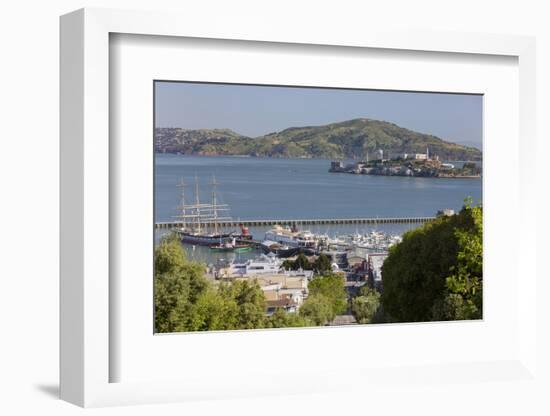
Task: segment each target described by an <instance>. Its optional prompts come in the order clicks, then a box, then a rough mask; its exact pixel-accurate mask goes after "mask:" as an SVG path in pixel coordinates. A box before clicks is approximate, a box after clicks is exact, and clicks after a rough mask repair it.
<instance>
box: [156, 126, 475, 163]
mask: <svg viewBox="0 0 550 416" xmlns="http://www.w3.org/2000/svg"><path fill="white" fill-rule="evenodd" d="M427 147H428V148H429V150H430V154H432V155H437V156H439V158H440V159H441V160H481V151H480V150H478V149H476V148H474V147H467V146H462V145H459V144H456V143H451V142H447V141H444V140H442V139H440V138H438V137H436V136H432V135H428V134H422V133H418V132H415V131H412V130H409V129H405V128H402V127H399V126H397V125H396V124H393V123H389V122H386V121H379V120H372V119H367V118H361V119H354V120H349V121H344V122H339V123H331V124H327V125H324V126H306V127H292V128H288V129H285V130H282V131H280V132H275V133H270V134H267V135H265V136H260V137H256V138H251V137H246V136H242V135H240V134H238V133H235V132H234V131H232V130H229V129H212V130H209V129H202V130H187V129H180V128H157V129H156V131H155V151H157V152H161V153H181V154H190V155H208V156H215V155H247V156H262V157H306V158H325V159H365V158H366V156H367V153H369V154H370V156H371V158H372V157H374V152H376V151H377V150H378V149H382V150H383V151H384V154H385V155H390V156H391V155H392V154H393V155H396V154H401V153H424V152H425V151H426V148H427Z"/></svg>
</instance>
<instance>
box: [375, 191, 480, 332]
mask: <svg viewBox="0 0 550 416" xmlns="http://www.w3.org/2000/svg"><path fill="white" fill-rule="evenodd" d="M481 215H482V208H481V206H479V207H476V208H475V209H474V208H472V207H471V206H470V205H469V201H467V203H466V205H465V206H464V208H463V209H462V210H461V211H460V212H459V213H458V214H457V215H453V216H444V217H439V218H436V219H435V220H433V221H431V222H429V223H427V224H425V225H424V226H422V227H420V228H417V229H415V230H412V231H409V232H407V233H405V235H404V236H403V241H402V242H401V243H400V244H397V245H395V246H393V247H391V248H390V254H389V256H388V258H387V259H386V261H385V262H384V265H383V267H382V276H383V282H384V292H383V294H382V297H381V302H382V306H383V308H384V311H385V313H386V314H387V315H388V318H389V320H391V321H397V322H414V321H430V320H434V319H461V318H460V316H467V315H468V314H466V311H464V310H463V311H462V312H463V313H464V314H463V315H460V314H459V315H457V311H458V310H459V309H460V310H462V308H463V307H462V306H460V305H463V304H464V301H465V303H466V305H471V304H472V303H475V301H474V298H475V297H478V299H479V302H478V303H477V304H478V305H479V307H480V306H481V280H482V276H481V259H482V252H481V241H482V238H481ZM471 243H472V244H473V243H475V244H476V245H475V248H474V249H473V252H472V250H471V249H470V248H469V247H470V244H471ZM476 267H478V268H477V269H476ZM474 271H475V272H474ZM472 273H474V274H472ZM474 293H475V295H474ZM451 294H453V295H459V297H461V298H462V299H458V297H457V296H452V297H449V298H448V296H449V295H451ZM476 299H477V298H476ZM480 311H481V309H480V308H479V310H478V312H472V314H470V315H469V316H474V315H475V314H476V313H480ZM462 312H461V313H462Z"/></svg>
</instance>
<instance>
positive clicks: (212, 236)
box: [175, 177, 235, 246]
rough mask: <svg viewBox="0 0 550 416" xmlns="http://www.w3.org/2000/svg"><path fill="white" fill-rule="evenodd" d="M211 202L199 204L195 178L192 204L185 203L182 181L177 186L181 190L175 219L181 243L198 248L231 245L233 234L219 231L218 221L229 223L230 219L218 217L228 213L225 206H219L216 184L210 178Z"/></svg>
mask: <svg viewBox="0 0 550 416" xmlns="http://www.w3.org/2000/svg"><path fill="white" fill-rule="evenodd" d="M210 185H211V186H212V194H211V201H210V202H209V203H204V202H201V200H200V194H199V180H198V178H197V177H195V199H194V203H192V204H187V203H186V193H185V187H186V184H185V182H184V181H183V179H182V180H181V181H180V183H179V184H178V187H179V188H180V189H181V201H180V205H179V206H178V211H179V214H178V215H177V216H176V217H175V218H177V219H178V220H179V221H181V224H182V225H181V228H179V229H178V231H177V232H178V235H179V237H180V239H181V241H182V242H183V243H186V244H193V245H200V246H217V245H219V246H223V245H224V244H225V243H228V242H229V243H231V242H232V241H233V239H234V238H235V233H228V232H224V231H223V230H221V228H220V227H219V225H218V223H219V221H230V220H231V217H228V216H220V212H224V211H229V207H228V205H227V204H219V203H218V201H217V196H216V191H217V186H218V182H216V178H214V177H213V178H212V182H211V183H210Z"/></svg>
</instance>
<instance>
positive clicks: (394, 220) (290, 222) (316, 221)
mask: <svg viewBox="0 0 550 416" xmlns="http://www.w3.org/2000/svg"><path fill="white" fill-rule="evenodd" d="M434 218H435V217H389V218H372V217H371V218H298V219H252V220H223V219H222V220H217V221H216V222H215V223H214V222H212V223H210V222H203V223H202V226H203V227H210V226H212V227H214V226H216V227H238V226H240V225H243V226H245V227H262V226H267V227H268V226H274V225H282V226H303V225H349V224H352V225H353V224H423V223H426V222H428V221H431V220H433V219H434ZM184 225H185V224H184V223H183V222H181V221H166V222H157V223H155V229H172V228H181V227H183V226H184Z"/></svg>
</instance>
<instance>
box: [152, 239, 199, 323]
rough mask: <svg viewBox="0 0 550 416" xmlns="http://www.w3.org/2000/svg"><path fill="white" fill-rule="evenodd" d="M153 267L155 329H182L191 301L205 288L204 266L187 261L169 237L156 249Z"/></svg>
mask: <svg viewBox="0 0 550 416" xmlns="http://www.w3.org/2000/svg"><path fill="white" fill-rule="evenodd" d="M154 269H155V270H154V288H155V290H154V303H155V329H156V331H157V332H175V331H179V330H182V329H181V328H185V327H186V320H187V319H188V317H189V312H190V308H191V306H192V304H193V303H194V302H195V301H196V300H197V298H198V297H199V296H200V295H201V294H202V293H204V291H205V290H206V289H207V287H208V282H207V281H206V279H205V278H204V275H203V266H202V265H200V264H198V263H192V262H189V261H187V259H186V258H185V252H184V251H183V249H182V247H181V244H180V242H179V240H178V239H176V238H174V237H172V236H170V237H167V238H165V239H163V240H162V241H161V242H160V244H159V245H158V246H157V248H156V249H155V263H154Z"/></svg>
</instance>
